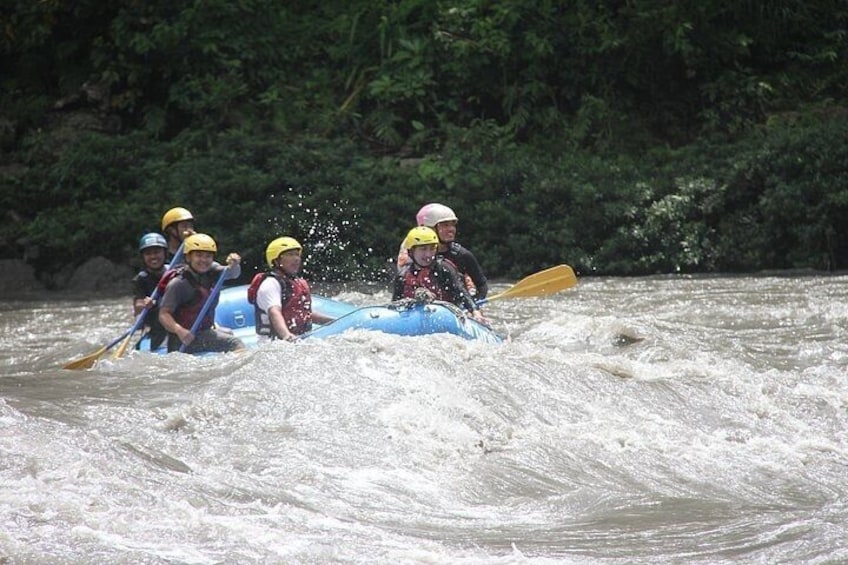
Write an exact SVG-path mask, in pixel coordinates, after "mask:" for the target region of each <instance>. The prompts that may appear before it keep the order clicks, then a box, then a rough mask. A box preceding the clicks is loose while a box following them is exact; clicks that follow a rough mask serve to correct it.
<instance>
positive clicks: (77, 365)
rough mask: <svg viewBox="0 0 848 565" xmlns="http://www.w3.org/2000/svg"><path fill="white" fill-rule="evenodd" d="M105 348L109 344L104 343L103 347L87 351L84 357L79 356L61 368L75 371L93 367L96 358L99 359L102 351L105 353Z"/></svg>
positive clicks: (107, 347)
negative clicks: (90, 351) (92, 351)
mask: <svg viewBox="0 0 848 565" xmlns="http://www.w3.org/2000/svg"><path fill="white" fill-rule="evenodd" d="M107 349H109V346H108V345H104V346H103V347H101V348H100V349H98V350H97V351H95V352H94V353H89V354H88V355H86V356H85V357H80V358H79V359H76V360H74V361H71V362H70V363H68V364H67V365H65V366H64V367H62V368H63V369H71V370H72V371H77V370H80V369H91V368H92V367H94V364H95V363H96V362H97V360H98V359H100V357H101V356H102V355H103V354H104V353H106V350H107Z"/></svg>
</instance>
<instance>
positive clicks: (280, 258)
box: [247, 237, 334, 341]
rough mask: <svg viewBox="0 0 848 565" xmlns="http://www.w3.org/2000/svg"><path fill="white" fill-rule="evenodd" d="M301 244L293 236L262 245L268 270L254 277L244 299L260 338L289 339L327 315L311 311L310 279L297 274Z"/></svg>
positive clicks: (325, 318) (329, 320)
mask: <svg viewBox="0 0 848 565" xmlns="http://www.w3.org/2000/svg"><path fill="white" fill-rule="evenodd" d="M302 253H303V246H301V245H300V243H298V241H297V240H296V239H294V238H292V237H278V238H277V239H275V240H273V241H271V242H270V243H269V244H268V247H267V248H266V249H265V260H266V261H267V263H268V268H269V270H268V271H266V272H264V273H259V274H257V275H256V276H254V277H253V281H251V283H250V286H249V287H248V290H247V300H248V302H250V303H251V304H253V305H254V309H255V313H256V316H255V317H256V333H257V334H258V335H259V339H260V341H267V340H273V339H285V340H287V341H292V340H294V339H297V336H299V335H302V334H304V333H306V332H308V331H310V330H311V329H312V323H313V322H316V323H319V324H326V323H328V322H332V321H333V320H334V318H330V317H328V316H325V315H323V314H320V313H318V312H313V311H312V293H311V291H310V289H309V283H308V282H307V281H306V279H304V278H303V277H301V276H299V275H298V273H299V272H300V263H301V254H302Z"/></svg>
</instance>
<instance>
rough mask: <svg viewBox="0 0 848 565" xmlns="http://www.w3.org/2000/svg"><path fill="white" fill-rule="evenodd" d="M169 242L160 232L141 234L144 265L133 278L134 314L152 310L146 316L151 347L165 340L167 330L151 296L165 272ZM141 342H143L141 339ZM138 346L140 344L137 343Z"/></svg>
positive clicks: (140, 241)
mask: <svg viewBox="0 0 848 565" xmlns="http://www.w3.org/2000/svg"><path fill="white" fill-rule="evenodd" d="M167 248H168V243H167V242H166V241H165V238H164V237H163V236H162V235H161V234H158V233H148V234H145V235H143V236H141V239H140V240H139V243H138V250H139V252H140V253H141V259H142V262H143V264H144V267H143V268H142V269H141V271H139V272H138V274H137V275H136V276H135V277H133V279H132V286H133V315H134V316H138V315H139V314H141V312H142V311H143V310H144V309H145V308H148V309H150V312H148V313H147V315H146V316H145V318H144V325H145V326H146V327H147V328H148V333H147V335H148V336H149V337H150V349H151V350H153V349H156V348H158V347H159V346H160V345H161V344H162V341H164V339H165V336H166V334H167V332H166V331H165V328H163V327H162V324H161V323H160V322H159V307H158V305H157V304H156V302H155V301H154V300H153V299H152V298H151V297H152V296H153V294H154V292H155V291H156V286H157V285H158V284H159V280H160V279H161V278H162V275H164V274H165V252H166V250H167ZM139 343H141V342H140V341H139ZM136 347H138V344H136Z"/></svg>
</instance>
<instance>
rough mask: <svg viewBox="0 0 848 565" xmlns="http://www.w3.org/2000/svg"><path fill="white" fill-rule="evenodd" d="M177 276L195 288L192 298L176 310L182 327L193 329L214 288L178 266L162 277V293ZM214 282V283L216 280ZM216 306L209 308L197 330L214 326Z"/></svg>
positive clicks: (176, 316) (175, 314)
mask: <svg viewBox="0 0 848 565" xmlns="http://www.w3.org/2000/svg"><path fill="white" fill-rule="evenodd" d="M176 277H180V278H183V279H185V280H187V281H188V282H189V283H190V284H191V286H192V288H193V289H194V293H193V295H192V297H191V300H189V301H188V302H185V303H183V304H181V305H180V306H179V307H178V308H177V310H176V312H174V320H176V322H177V323H178V324H179V325H181V326H182V327H184V328H186V329H191V327H192V326H193V325H194V321H195V320H196V319H197V315H198V314H200V311H201V310H202V309H203V305H204V304H206V299H207V298H208V297H209V294H211V292H212V288H211V287H206V286H203V285H201V284H200V281H199V280H198V279H197V276H196V275H195V274H194V273H193V272H192V271H190V270H188V269H186V268H178V269H173V270H170V271H167V272H166V273H165V274H164V275H162V279H161V280H160V281H159V285H158V289H159V292H160V294H164V293H165V287H167V286H168V283H169V282H171V280H172V279H174V278H176ZM212 284H213V285H214V281H213V283H212ZM216 300H217V299H216ZM214 306H215V305H214V304H213V305H212V308H209V311H208V312H207V313H206V316H205V317H204V318H203V321H202V322H201V323H200V326H198V328H197V331H202V330H208V329H209V328H211V327H212V325H213V324H214V322H215V318H214V312H215V307H214Z"/></svg>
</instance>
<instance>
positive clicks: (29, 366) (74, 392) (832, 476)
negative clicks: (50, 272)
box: [0, 276, 848, 564]
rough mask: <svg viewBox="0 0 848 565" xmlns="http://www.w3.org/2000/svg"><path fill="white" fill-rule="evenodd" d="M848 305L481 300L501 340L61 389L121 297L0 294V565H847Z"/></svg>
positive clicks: (682, 294)
mask: <svg viewBox="0 0 848 565" xmlns="http://www.w3.org/2000/svg"><path fill="white" fill-rule="evenodd" d="M846 283H848V278H846V277H843V276H762V277H703V278H697V277H648V278H632V279H625V278H585V279H583V280H581V281H580V284H579V285H578V286H577V287H576V288H574V289H572V290H568V291H565V292H562V293H560V294H557V295H555V296H553V297H549V298H544V299H537V298H515V299H508V300H502V301H498V302H493V303H491V304H490V305H489V306H487V308H486V313H487V315H488V317H489V318H490V319H491V320H492V322H493V324H494V326H495V327H496V328H497V329H498V330H499V331H500V332H501V333H504V334H508V335H509V337H510V339H509V341H508V342H507V343H504V344H502V345H490V344H484V343H478V342H473V341H463V340H461V339H459V338H457V337H455V336H424V337H413V338H410V337H400V336H391V335H385V334H380V333H376V332H363V331H359V332H352V333H350V334H346V335H342V336H338V337H335V338H331V339H327V340H323V341H319V340H314V341H304V342H300V343H271V344H268V345H266V346H263V347H262V348H260V349H258V350H253V351H250V352H248V353H247V354H244V355H234V354H227V355H222V356H218V357H203V358H196V357H189V356H185V355H181V354H172V355H168V356H155V355H150V354H134V355H131V356H130V357H128V358H125V359H120V360H116V361H110V360H108V357H107V358H106V360H105V361H104V362H102V363H100V364H98V366H96V367H95V368H94V369H92V370H89V371H67V370H63V369H61V368H60V367H61V366H62V365H63V364H64V363H65V362H67V361H69V360H71V359H73V358H75V357H77V356H79V355H81V354H83V353H87V352H90V351H92V350H94V349H97V348H98V347H100V346H101V345H104V344H106V343H108V342H109V341H111V340H112V339H113V338H115V337H117V336H118V335H120V334H121V333H122V332H123V331H125V330H126V329H127V328H128V327H129V326H130V325H131V323H132V319H131V318H130V315H129V312H128V310H129V298H88V299H85V300H83V299H80V298H71V297H58V298H57V297H55V296H49V295H44V296H39V297H34V298H29V299H26V300H24V299H19V300H6V301H4V302H0V330H2V334H0V336H1V337H0V346H2V353H0V524H2V528H0V562H3V561H5V562H8V563H15V564H18V563H54V564H55V563H74V564H88V563H151V564H177V563H178V564H183V563H185V564H218V563H414V564H418V563H421V564H442V563H444V564H456V563H460V564H464V563H468V564H472V563H473V564H476V563H481V564H506V563H580V564H583V563H645V564H647V563H658V562H667V563H684V562H686V563H689V562H699V563H731V562H732V563H739V562H744V563H837V562H844V561H846V560H848V549H846V547H848V546H846V543H845V540H846V534H845V526H844V524H845V523H846V522H848V501H846V494H845V492H846V489H845V484H846V479H848V458H846V441H847V440H846V434H845V429H846V427H848V411H846V408H847V407H848V384H846V366H848V340H846V337H848V336H846V334H848V322H847V321H846V319H848V284H846ZM504 288H506V286H505V285H496V288H495V291H498V290H502V289H504ZM332 297H333V298H337V299H340V300H344V301H348V302H353V303H356V304H375V303H381V302H386V301H387V300H388V298H389V295H388V292H387V291H384V290H378V291H376V292H374V291H368V292H363V291H361V289H360V291H354V290H344V289H340V290H339V291H338V292H337V293H335V294H333V295H332Z"/></svg>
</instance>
